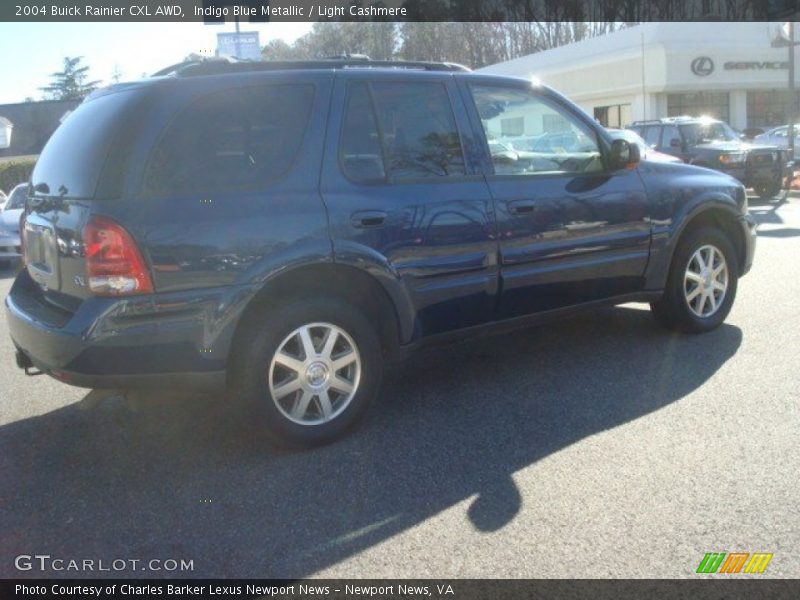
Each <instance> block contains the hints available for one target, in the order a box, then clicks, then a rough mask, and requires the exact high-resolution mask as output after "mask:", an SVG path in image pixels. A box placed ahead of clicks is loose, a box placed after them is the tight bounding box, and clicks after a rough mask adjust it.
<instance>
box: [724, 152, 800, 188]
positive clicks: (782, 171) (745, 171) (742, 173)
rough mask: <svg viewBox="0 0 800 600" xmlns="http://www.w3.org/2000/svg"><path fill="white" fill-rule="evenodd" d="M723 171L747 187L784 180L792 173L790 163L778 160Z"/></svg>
mask: <svg viewBox="0 0 800 600" xmlns="http://www.w3.org/2000/svg"><path fill="white" fill-rule="evenodd" d="M722 172H723V173H726V174H727V175H730V176H731V177H733V178H735V179H737V180H739V181H740V182H741V183H742V184H743V185H744V186H745V187H748V188H752V187H754V186H757V185H763V184H770V183H772V182H777V181H780V182H781V183H782V182H783V180H784V178H786V177H787V176H788V175H789V174H790V173H791V168H790V166H789V163H786V162H783V161H782V160H781V159H780V158H779V160H778V161H776V162H773V163H771V164H767V165H757V164H749V163H747V164H743V165H741V166H735V167H729V168H724V167H723V169H722Z"/></svg>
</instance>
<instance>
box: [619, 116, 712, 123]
mask: <svg viewBox="0 0 800 600" xmlns="http://www.w3.org/2000/svg"><path fill="white" fill-rule="evenodd" d="M703 118H704V117H693V116H691V115H681V116H680V117H663V118H661V119H646V120H643V121H634V122H633V123H631V125H664V124H665V123H684V122H686V121H699V120H701V119H703Z"/></svg>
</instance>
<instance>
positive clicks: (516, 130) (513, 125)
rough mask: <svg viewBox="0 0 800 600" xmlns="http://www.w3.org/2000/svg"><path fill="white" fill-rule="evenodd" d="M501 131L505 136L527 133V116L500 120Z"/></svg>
mask: <svg viewBox="0 0 800 600" xmlns="http://www.w3.org/2000/svg"><path fill="white" fill-rule="evenodd" d="M500 133H501V134H502V135H504V136H514V135H522V134H524V133H525V118H524V117H513V118H511V119H502V120H501V121H500Z"/></svg>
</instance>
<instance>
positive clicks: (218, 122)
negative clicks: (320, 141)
mask: <svg viewBox="0 0 800 600" xmlns="http://www.w3.org/2000/svg"><path fill="white" fill-rule="evenodd" d="M313 99H314V86H312V85H309V84H286V85H264V86H252V87H246V88H231V89H226V90H223V91H220V92H215V93H213V94H209V95H207V96H203V97H202V98H200V99H198V100H196V101H195V102H193V103H192V104H190V105H189V106H188V107H186V108H185V109H183V111H181V112H180V113H179V114H178V116H177V117H176V118H175V119H174V120H173V121H172V123H170V124H169V125H168V126H167V128H166V130H165V131H164V133H163V134H162V137H161V139H160V141H159V142H158V143H157V145H156V148H155V150H154V151H153V155H152V157H151V159H150V164H149V168H148V172H147V175H146V176H145V190H146V192H147V193H149V194H152V195H186V194H193V193H198V192H203V193H204V194H205V193H208V192H221V191H237V190H247V189H259V188H263V187H264V186H266V185H267V184H269V183H270V182H272V181H274V180H276V179H278V178H279V177H281V176H282V175H283V174H284V173H286V171H288V170H289V168H290V167H291V166H292V163H293V162H294V159H295V156H296V154H297V152H298V150H299V149H300V146H301V145H302V141H303V136H304V134H305V130H306V125H307V123H308V120H309V115H310V113H311V105H312V102H313Z"/></svg>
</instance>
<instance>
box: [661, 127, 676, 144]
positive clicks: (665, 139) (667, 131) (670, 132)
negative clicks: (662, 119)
mask: <svg viewBox="0 0 800 600" xmlns="http://www.w3.org/2000/svg"><path fill="white" fill-rule="evenodd" d="M675 139H676V140H678V142H680V140H681V133H680V131H678V127H677V125H665V126H664V133H663V135H662V136H661V147H663V148H671V147H673V146H672V144H671V142H672V140H675ZM677 147H680V144H679V145H678V146H677Z"/></svg>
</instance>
